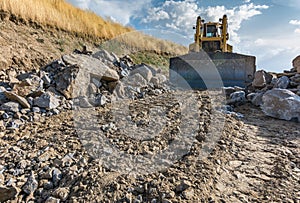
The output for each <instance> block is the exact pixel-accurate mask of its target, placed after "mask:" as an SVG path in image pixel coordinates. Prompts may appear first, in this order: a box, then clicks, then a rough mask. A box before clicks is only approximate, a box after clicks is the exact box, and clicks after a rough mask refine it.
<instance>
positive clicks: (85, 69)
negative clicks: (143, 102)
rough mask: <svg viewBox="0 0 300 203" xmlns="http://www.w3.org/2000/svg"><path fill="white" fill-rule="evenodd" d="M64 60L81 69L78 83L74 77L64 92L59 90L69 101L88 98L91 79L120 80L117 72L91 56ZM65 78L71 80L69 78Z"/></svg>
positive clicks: (72, 56)
mask: <svg viewBox="0 0 300 203" xmlns="http://www.w3.org/2000/svg"><path fill="white" fill-rule="evenodd" d="M62 58H63V60H64V61H65V62H66V63H67V64H71V65H74V66H75V65H76V66H77V67H78V68H79V69H78V73H77V74H76V81H75V79H74V78H73V77H72V78H73V79H69V80H68V82H67V83H66V84H65V85H64V88H62V90H64V89H65V90H64V91H62V90H60V89H58V90H59V91H61V92H63V94H64V95H65V97H66V98H67V99H70V98H76V97H80V96H88V85H89V84H90V82H91V78H94V79H97V80H98V81H101V80H103V81H107V82H112V81H117V80H119V75H118V73H117V72H116V71H115V70H113V69H111V68H109V67H108V66H107V65H105V64H104V63H103V62H101V61H100V60H98V59H96V58H93V57H91V56H86V55H74V54H71V55H65V56H63V57H62ZM65 77H67V78H70V77H68V76H65ZM57 88H58V86H57Z"/></svg>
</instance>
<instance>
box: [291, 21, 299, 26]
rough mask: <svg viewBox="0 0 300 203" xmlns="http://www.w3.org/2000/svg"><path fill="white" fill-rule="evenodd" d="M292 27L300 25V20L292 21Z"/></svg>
mask: <svg viewBox="0 0 300 203" xmlns="http://www.w3.org/2000/svg"><path fill="white" fill-rule="evenodd" d="M289 23H290V24H291V25H300V20H290V22H289Z"/></svg>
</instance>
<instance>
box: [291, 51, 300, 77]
mask: <svg viewBox="0 0 300 203" xmlns="http://www.w3.org/2000/svg"><path fill="white" fill-rule="evenodd" d="M292 63H293V67H294V68H295V69H296V70H297V73H300V55H299V56H297V57H296V58H294V60H293V61H292Z"/></svg>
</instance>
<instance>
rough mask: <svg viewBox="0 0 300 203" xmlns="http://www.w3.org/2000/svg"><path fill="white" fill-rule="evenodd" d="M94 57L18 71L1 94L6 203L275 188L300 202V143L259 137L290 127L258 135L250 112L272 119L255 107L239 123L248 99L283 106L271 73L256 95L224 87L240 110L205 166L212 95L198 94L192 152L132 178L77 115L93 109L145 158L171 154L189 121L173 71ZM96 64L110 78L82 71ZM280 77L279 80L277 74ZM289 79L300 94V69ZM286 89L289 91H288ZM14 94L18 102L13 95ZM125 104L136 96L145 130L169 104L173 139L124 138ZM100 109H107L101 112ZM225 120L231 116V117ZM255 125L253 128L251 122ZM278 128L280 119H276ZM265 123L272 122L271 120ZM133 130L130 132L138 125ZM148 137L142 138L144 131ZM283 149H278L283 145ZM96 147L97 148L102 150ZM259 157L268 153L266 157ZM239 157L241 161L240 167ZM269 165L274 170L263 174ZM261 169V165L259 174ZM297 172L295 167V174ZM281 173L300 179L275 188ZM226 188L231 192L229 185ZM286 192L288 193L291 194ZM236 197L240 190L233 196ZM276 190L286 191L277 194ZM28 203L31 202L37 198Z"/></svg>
mask: <svg viewBox="0 0 300 203" xmlns="http://www.w3.org/2000/svg"><path fill="white" fill-rule="evenodd" d="M93 57H96V55H93V54H91V55H84V56H81V55H80V54H77V55H76V54H72V55H68V56H63V57H62V59H58V60H56V61H53V62H52V63H50V64H48V65H46V66H45V67H43V68H42V69H41V70H40V71H39V72H35V73H30V74H29V75H24V73H22V74H21V73H20V74H19V73H14V72H12V73H11V76H10V77H11V78H14V84H8V83H7V84H6V83H5V84H3V86H2V87H1V89H0V90H1V91H0V93H1V92H2V93H3V94H2V97H3V100H2V99H0V104H1V107H0V108H1V111H0V116H1V120H0V129H1V133H0V137H1V147H2V148H1V149H3V150H1V162H0V193H1V194H0V201H1V202H2V201H6V200H12V201H17V200H16V199H18V200H19V201H26V200H31V201H36V202H49V203H52V202H94V201H112V202H130V201H135V202H186V201H190V202H213V201H220V202H224V201H226V202H236V201H239V200H240V199H243V200H245V201H246V198H248V197H247V196H246V195H245V194H247V195H250V198H252V199H251V200H255V201H256V200H257V201H260V200H265V199H267V198H269V197H268V196H265V195H261V194H265V193H264V192H266V187H270V188H271V190H267V192H268V194H270V195H276V194H279V195H285V194H289V197H290V199H291V200H297V199H295V197H296V195H297V192H298V190H297V189H298V188H299V187H297V186H298V185H297V179H296V178H294V177H296V175H297V170H298V168H297V164H292V163H291V162H293V163H297V161H298V160H297V156H298V152H297V151H296V149H297V148H296V147H294V146H297V145H296V144H295V143H296V142H295V141H294V140H289V141H288V146H285V143H284V144H283V143H281V141H280V142H279V141H278V143H276V145H274V144H272V145H270V144H269V143H270V140H268V139H265V137H258V136H259V134H260V133H261V134H263V135H264V134H266V133H270V132H271V133H273V134H274V133H275V134H276V133H282V134H285V133H286V131H287V130H290V129H289V128H290V127H286V128H284V127H282V126H279V127H278V126H275V127H274V126H273V127H272V128H271V130H270V131H267V130H268V129H269V127H268V126H267V127H266V126H262V127H261V129H256V128H255V126H250V125H249V124H248V123H247V122H246V121H245V120H246V118H247V119H249V118H248V117H247V114H248V113H249V114H250V115H251V116H249V117H250V118H252V117H254V116H257V115H259V116H260V119H261V120H263V119H265V117H263V115H260V111H257V109H254V110H253V112H252V111H251V112H247V109H246V110H245V111H244V112H243V115H245V117H246V118H244V120H243V122H244V121H245V123H243V122H242V121H241V120H239V119H236V117H239V118H241V117H243V115H242V114H240V113H234V112H232V111H233V110H234V109H235V108H243V105H241V106H240V104H245V103H246V101H247V100H248V101H251V102H252V103H253V104H255V105H258V106H262V105H267V106H270V105H272V104H273V103H274V101H272V102H273V103H272V102H271V101H270V102H271V104H267V102H269V100H268V99H269V98H270V97H269V96H267V95H266V94H269V93H268V91H272V90H276V91H277V90H278V89H272V88H273V87H275V84H276V82H277V81H276V82H274V81H275V80H273V82H272V79H268V76H267V73H264V77H265V79H264V81H265V82H264V83H265V84H264V85H262V86H261V85H259V87H257V88H253V89H251V91H250V90H249V89H247V88H246V89H241V88H238V87H231V88H224V92H226V95H227V96H228V98H229V100H231V102H230V105H226V106H224V112H230V113H226V115H225V118H226V124H225V126H224V130H223V134H222V135H221V137H220V140H219V141H218V143H216V146H215V150H214V152H213V153H212V154H211V155H210V156H209V157H208V158H207V159H203V160H202V159H201V160H200V159H198V157H199V155H200V153H201V146H200V145H201V142H200V141H201V140H202V141H203V140H205V139H207V137H206V134H207V133H208V130H209V129H210V127H211V125H212V122H211V118H210V113H211V111H212V109H211V103H210V97H209V95H208V94H207V92H205V91H204V92H197V93H196V94H197V98H199V101H198V103H199V109H200V112H201V118H200V122H199V125H200V127H199V132H197V133H198V134H197V135H196V138H197V140H195V143H194V145H193V146H192V148H191V151H190V152H189V154H187V155H186V156H184V157H182V159H181V160H178V162H176V163H174V164H173V165H171V166H170V167H169V168H166V169H164V170H162V171H155V172H153V173H151V174H146V175H137V176H130V175H128V174H125V175H124V174H119V173H118V172H114V171H113V170H110V169H109V168H106V167H105V166H104V165H103V164H102V163H100V162H99V161H98V160H97V159H95V158H94V157H92V156H91V155H90V154H88V152H87V151H86V148H84V143H83V142H81V140H80V139H81V138H79V137H78V133H77V132H76V131H75V130H74V126H73V125H74V119H73V117H72V116H73V115H70V114H71V111H67V110H71V109H75V108H77V107H85V108H87V109H89V108H90V110H91V111H90V112H92V113H95V114H97V116H99V121H101V122H102V121H103V120H104V121H107V123H100V125H101V130H103V131H104V132H105V133H107V136H108V138H109V141H110V142H111V143H114V144H116V145H117V147H118V148H119V149H121V150H123V151H125V152H126V153H128V154H129V153H133V154H134V153H136V154H138V153H141V154H142V153H145V154H149V155H151V154H153V153H154V152H156V151H159V150H163V149H165V148H166V147H167V144H168V141H170V140H172V139H174V137H172V136H174V134H176V132H177V131H180V130H182V129H181V128H180V127H179V124H178V123H177V122H180V117H181V116H182V115H180V111H179V110H178V109H177V103H176V104H174V105H173V104H172V102H170V101H171V100H172V99H171V98H169V97H167V96H165V95H167V94H166V93H168V92H170V91H171V90H169V89H168V87H167V86H166V85H165V83H166V82H168V81H167V78H166V77H165V76H164V75H163V74H161V73H159V72H155V71H153V70H152V69H151V67H149V66H146V65H143V64H142V65H141V66H140V67H141V68H142V71H141V70H138V69H137V67H139V66H137V65H134V64H133V63H132V61H130V59H129V58H128V57H125V58H117V57H116V56H115V55H114V54H112V53H108V52H106V51H101V52H100V53H98V54H97V59H96V60H94V59H92V58H93ZM103 57H104V58H103ZM63 59H65V60H63ZM90 59H91V61H93V62H92V66H94V68H95V67H97V68H103V67H104V68H103V69H104V70H106V69H107V68H109V69H110V70H113V71H109V72H110V73H109V74H108V76H107V75H106V77H102V76H103V75H102V74H103V71H99V74H90V75H89V74H88V71H89V70H91V69H89V68H83V70H84V71H87V72H86V73H87V74H86V75H85V74H83V75H80V74H81V72H80V69H81V68H82V67H83V66H84V64H89V62H88V60H90ZM96 63H97V65H96ZM80 64H81V65H80ZM103 64H104V65H103ZM100 72H101V74H100ZM150 72H151V73H150ZM133 73H134V74H133ZM5 74H6V73H5ZM116 74H117V76H116ZM19 75H21V76H19ZM271 75H272V76H273V74H271ZM83 76H86V80H84V82H86V83H84V85H83V86H82V91H81V92H79V93H80V94H79V95H76V94H73V93H74V89H73V88H74V87H76V84H75V81H76V77H83ZM112 76H113V77H114V79H113V80H112V78H111V77H112ZM150 76H151V77H150ZM282 77H283V76H282ZM286 77H288V78H289V81H290V82H289V86H287V88H293V89H296V90H297V91H300V89H299V85H298V83H299V75H297V73H296V72H292V73H289V76H286ZM28 78H34V80H32V81H30V80H31V79H28ZM279 79H280V77H279ZM279 79H278V80H279ZM24 81H27V82H26V85H24V84H25V82H24ZM35 81H36V82H35ZM37 81H38V82H37ZM40 81H42V82H40ZM20 84H22V85H20ZM23 87H26V88H23ZM270 88H271V90H270ZM280 91H283V92H285V91H289V90H284V89H281V90H280ZM6 92H8V93H6ZM19 93H20V95H19ZM6 94H7V95H11V94H13V95H14V96H13V97H10V96H6ZM288 94H289V95H291V96H289V98H290V97H292V98H294V99H293V101H294V102H295V101H296V100H297V101H298V97H296V96H295V94H292V93H291V92H289V93H288ZM263 95H265V96H263ZM16 96H17V97H21V98H22V101H20V100H17V99H16V98H14V97H16ZM158 96H161V97H158ZM164 96H165V97H164ZM280 97H282V98H285V99H284V100H283V102H286V100H287V99H288V97H285V96H283V95H281V96H280ZM0 98H1V94H0ZM120 98H126V99H128V98H130V100H129V103H130V105H131V106H133V107H134V108H132V109H130V110H131V111H132V112H131V116H132V117H131V118H130V119H131V120H132V121H133V122H134V124H136V125H140V126H143V125H147V124H148V122H149V120H150V119H149V118H148V116H150V115H151V112H150V113H149V112H148V108H149V106H151V105H152V104H153V103H151V102H154V104H155V105H158V106H161V105H162V104H164V105H166V107H167V110H166V114H167V118H166V119H165V120H163V119H156V122H157V123H159V124H162V126H163V127H162V128H163V131H162V133H164V134H163V136H161V137H159V136H158V137H156V138H155V139H157V140H154V141H150V142H148V141H142V142H140V141H139V140H136V139H131V138H130V137H129V138H128V135H123V134H117V133H119V131H120V128H119V126H122V122H124V121H120V123H117V124H116V123H113V122H111V121H110V118H111V117H110V115H111V114H110V112H107V111H108V107H109V105H110V104H111V101H114V99H115V100H117V99H120ZM157 98H159V99H157ZM246 98H247V99H246ZM266 98H268V99H267V100H268V101H267V102H265V103H262V102H263V101H266ZM138 99H140V100H141V101H143V105H139V106H136V105H135V103H134V102H135V101H136V100H138ZM274 99H276V98H274ZM156 100H157V101H156ZM276 101H277V100H276ZM278 101H280V100H278ZM21 102H24V103H23V104H22V103H21ZM25 102H27V103H28V104H29V105H28V104H27V103H25ZM155 102H156V103H155ZM25 104H26V105H25ZM178 105H180V104H178ZM245 105H248V104H245ZM98 106H100V108H94V107H98ZM106 107H107V108H106ZM281 107H284V105H281ZM290 108H292V109H290V110H292V111H294V113H295V112H297V109H299V107H298V106H295V103H294V105H293V107H290ZM292 111H290V113H292ZM58 114H59V115H58ZM295 115H297V114H292V115H291V116H290V117H291V118H292V117H295ZM76 116H77V115H76ZM152 116H153V115H152ZM192 116H193V115H192ZM222 116H224V115H223V114H222ZM290 117H287V118H284V119H289V118H290ZM100 118H101V119H100ZM126 119H127V118H126ZM250 122H253V121H252V120H250ZM269 122H274V121H273V120H269ZM83 123H85V124H86V127H87V128H89V127H90V126H88V120H84V119H83ZM124 123H125V122H124ZM261 123H262V124H261V125H264V124H263V122H261ZM125 124H126V123H125ZM125 124H124V125H123V127H124V128H126V127H128V126H126V125H125ZM291 125H293V124H291ZM164 126H165V127H164ZM293 126H296V125H293ZM92 127H93V126H92ZM254 128H255V129H254ZM295 128H296V127H295ZM151 130H154V129H151ZM112 132H114V133H112ZM254 132H258V133H257V134H256V133H254ZM298 132H299V131H297V130H294V131H293V133H294V134H295V135H297V133H298ZM140 134H141V135H142V133H140ZM276 139H278V138H276ZM253 140H255V142H254V145H252V144H253V143H252V142H251V141H253ZM272 141H274V140H272ZM277 146H278V148H276V147H277ZM289 146H291V147H289ZM91 147H93V146H91ZM269 147H270V148H269ZM93 149H94V150H96V148H93ZM266 149H267V150H268V153H270V156H274V157H276V156H277V155H278V154H283V153H286V154H288V155H289V160H281V162H279V161H280V160H279V161H278V160H276V161H278V163H277V162H276V161H275V159H272V160H271V161H270V160H269V159H270V158H269V157H266V158H265V157H264V156H262V155H261V154H262V153H264V152H265V151H266ZM257 151H259V153H256V152H257ZM249 157H250V158H249ZM279 159H281V156H280V157H279ZM232 160H237V161H236V162H235V163H234V164H232V163H233V162H232ZM245 160H246V161H245ZM275 162H276V163H275ZM215 163H217V164H215ZM227 163H228V164H227ZM237 163H238V164H237ZM119 164H120V165H121V166H120V167H122V166H123V163H119ZM264 164H265V165H267V166H264V168H263V167H261V166H263V165H264ZM284 164H285V165H284ZM281 165H282V166H281ZM124 166H125V165H124ZM257 166H260V167H261V168H259V170H258V169H257ZM289 166H293V169H291V168H292V167H289ZM276 167H282V168H279V169H278V170H279V172H277V171H276V170H277V169H276ZM266 168H267V169H266ZM269 169H270V171H272V174H271V172H270V171H269ZM277 173H278V174H277ZM253 174H255V175H253ZM1 175H3V176H1ZM276 175H277V176H288V177H289V178H290V182H285V186H284V187H281V186H278V185H275V186H274V182H275V181H277V179H276V178H275V177H276ZM256 176H257V177H256ZM219 180H222V181H219ZM233 180H234V181H233ZM265 180H266V181H265ZM245 182H246V183H247V184H246V185H245ZM223 183H224V185H222V184H223ZM230 185H231V186H230ZM227 187H231V188H230V190H227V189H225V188H227ZM274 188H275V189H274ZM283 188H284V189H286V190H287V192H282V191H283V190H282V189H283ZM231 190H234V192H233V193H231V192H230V191H231ZM273 190H276V191H275V192H272V191H273ZM249 191H258V195H256V194H255V195H252V194H249ZM259 195H261V196H259ZM27 197H30V198H31V199H30V198H29V199H27ZM1 198H2V199H1ZM238 198H239V199H238ZM250 198H249V199H250ZM272 198H273V199H268V200H270V201H273V200H274V201H276V200H278V199H279V198H280V197H274V196H272ZM293 198H294V199H293ZM266 201H267V200H266Z"/></svg>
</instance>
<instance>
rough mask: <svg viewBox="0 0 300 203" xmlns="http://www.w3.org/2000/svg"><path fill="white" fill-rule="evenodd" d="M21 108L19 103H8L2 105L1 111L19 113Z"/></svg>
mask: <svg viewBox="0 0 300 203" xmlns="http://www.w3.org/2000/svg"><path fill="white" fill-rule="evenodd" d="M20 108H21V106H20V104H19V103H17V102H12V101H11V102H6V103H4V104H2V105H1V107H0V110H3V111H6V112H13V113H16V112H19V110H20Z"/></svg>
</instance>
